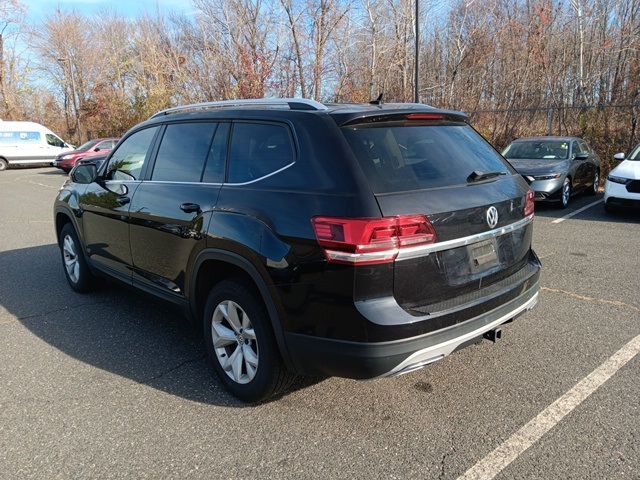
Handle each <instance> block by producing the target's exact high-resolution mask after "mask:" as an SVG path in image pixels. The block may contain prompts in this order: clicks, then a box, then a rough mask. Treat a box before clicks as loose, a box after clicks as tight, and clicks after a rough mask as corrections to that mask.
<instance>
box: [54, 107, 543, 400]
mask: <svg viewBox="0 0 640 480" xmlns="http://www.w3.org/2000/svg"><path fill="white" fill-rule="evenodd" d="M54 210H55V212H54V214H55V225H56V233H57V238H58V243H59V245H60V249H61V252H62V260H63V263H64V267H65V269H64V271H65V274H66V277H67V279H68V281H69V284H70V285H71V288H73V289H74V290H76V291H79V292H86V291H88V290H89V289H90V288H91V286H92V283H93V282H92V281H93V280H94V276H95V275H107V276H109V277H114V278H116V279H118V280H121V281H122V282H124V283H126V284H128V285H132V286H135V287H138V288H140V289H142V290H144V291H147V292H149V293H152V294H153V295H156V296H157V297H160V298H162V299H165V300H168V301H170V302H173V303H175V304H178V305H180V306H182V307H184V309H185V311H186V312H187V313H188V316H189V317H190V318H191V319H193V320H194V321H196V322H197V325H199V326H201V328H202V330H203V332H204V339H205V343H206V346H207V350H208V353H209V356H210V359H211V364H212V366H213V368H214V369H215V370H216V372H217V373H218V375H219V377H220V379H221V380H222V382H223V383H224V384H225V385H226V386H227V388H228V389H229V390H230V391H231V392H232V393H233V394H234V395H236V396H237V397H239V398H241V399H243V400H245V401H258V400H263V399H266V398H268V397H270V396H273V395H275V394H277V393H278V392H281V391H283V390H284V389H286V388H287V387H288V386H289V385H290V382H291V381H292V380H293V379H294V378H295V377H296V376H297V375H300V374H303V375H312V376H327V375H334V376H341V377H349V378H358V379H365V378H374V377H385V376H391V375H399V374H403V373H407V372H410V371H413V370H416V369H418V368H420V367H423V366H425V365H428V364H430V363H433V362H435V361H437V360H440V359H442V358H443V357H445V356H446V355H448V354H450V353H452V352H454V351H456V350H459V349H461V348H463V347H464V346H467V345H470V344H472V343H475V342H477V341H480V340H481V339H482V338H483V336H485V337H486V336H488V337H493V338H494V339H495V338H499V336H500V333H501V330H500V327H501V325H503V324H505V323H507V322H509V321H511V320H512V319H514V318H515V317H516V316H518V315H519V314H521V313H522V312H524V311H526V310H529V309H531V308H532V307H533V306H534V305H535V303H536V301H537V297H538V290H539V282H538V281H539V273H540V262H539V260H538V259H537V257H536V255H535V253H534V252H533V250H532V249H531V236H532V227H533V225H532V221H533V215H534V213H533V212H534V199H533V191H532V190H530V189H529V187H528V186H527V184H526V182H525V181H524V180H523V179H522V177H521V176H520V175H518V174H517V173H516V172H515V171H514V170H513V168H512V167H511V166H510V165H509V164H508V163H507V162H506V161H505V160H504V159H503V158H502V157H501V156H500V154H499V153H497V152H496V151H495V150H494V149H493V148H492V147H491V145H490V144H489V143H487V142H486V141H485V140H484V139H483V138H482V137H481V136H480V135H479V134H478V133H476V131H475V130H474V129H473V128H471V126H469V124H468V119H467V117H466V116H464V115H463V114H461V113H458V112H451V111H440V110H436V109H434V108H431V107H428V106H426V105H416V104H384V105H368V104H365V105H347V104H344V105H338V104H327V105H324V104H320V103H318V102H314V101H310V100H302V99H273V100H266V99H265V100H253V101H232V102H214V103H206V104H197V105H189V106H185V107H179V108H174V109H170V110H166V111H163V112H160V113H158V114H156V115H154V116H153V117H152V118H151V119H149V120H148V121H146V122H144V123H142V124H140V125H138V126H136V127H135V128H133V129H132V130H130V131H129V132H128V133H127V134H126V135H125V136H124V137H123V138H122V139H121V140H120V142H119V143H118V145H117V146H116V148H115V149H114V150H113V151H112V153H111V154H110V155H109V157H108V158H107V159H106V161H105V162H103V164H102V165H101V166H100V167H99V168H97V167H96V165H95V164H86V165H80V166H77V167H76V168H75V169H74V171H73V172H72V174H71V178H70V180H69V181H68V183H67V184H66V185H65V186H64V187H63V189H62V190H61V191H60V193H59V195H58V197H57V199H56V202H55V207H54Z"/></svg>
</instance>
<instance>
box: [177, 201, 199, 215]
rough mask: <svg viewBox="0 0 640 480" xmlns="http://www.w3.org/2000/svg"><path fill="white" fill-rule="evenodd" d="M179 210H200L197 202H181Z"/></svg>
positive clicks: (195, 211) (185, 211)
mask: <svg viewBox="0 0 640 480" xmlns="http://www.w3.org/2000/svg"><path fill="white" fill-rule="evenodd" d="M180 210H182V211H183V212H184V213H200V212H202V209H201V208H200V205H198V204H197V203H183V204H182V205H180Z"/></svg>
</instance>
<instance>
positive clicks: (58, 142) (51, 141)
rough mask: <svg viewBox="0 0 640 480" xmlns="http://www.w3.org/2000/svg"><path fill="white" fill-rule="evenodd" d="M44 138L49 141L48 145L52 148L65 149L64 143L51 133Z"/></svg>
mask: <svg viewBox="0 0 640 480" xmlns="http://www.w3.org/2000/svg"><path fill="white" fill-rule="evenodd" d="M44 136H45V138H46V139H47V143H48V144H49V145H51V146H52V147H60V148H62V147H64V142H63V141H62V140H60V139H59V138H58V137H56V136H55V135H52V134H51V133H45V135H44Z"/></svg>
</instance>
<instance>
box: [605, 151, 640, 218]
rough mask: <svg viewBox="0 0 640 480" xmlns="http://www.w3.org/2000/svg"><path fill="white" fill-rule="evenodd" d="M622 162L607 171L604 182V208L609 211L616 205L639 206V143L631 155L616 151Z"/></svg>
mask: <svg viewBox="0 0 640 480" xmlns="http://www.w3.org/2000/svg"><path fill="white" fill-rule="evenodd" d="M613 158H615V159H616V160H618V161H620V160H622V163H620V165H618V166H617V167H616V168H614V169H613V170H611V172H609V176H608V177H607V182H606V183H605V184H604V208H605V209H606V210H607V211H608V212H609V211H612V210H615V208H616V207H640V145H638V146H637V147H636V148H635V149H634V150H633V151H632V152H631V155H629V156H628V157H625V155H624V153H616V154H615V155H614V157H613Z"/></svg>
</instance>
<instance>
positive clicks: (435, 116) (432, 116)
mask: <svg viewBox="0 0 640 480" xmlns="http://www.w3.org/2000/svg"><path fill="white" fill-rule="evenodd" d="M407 120H444V115H442V114H439V113H410V114H409V115H407Z"/></svg>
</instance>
